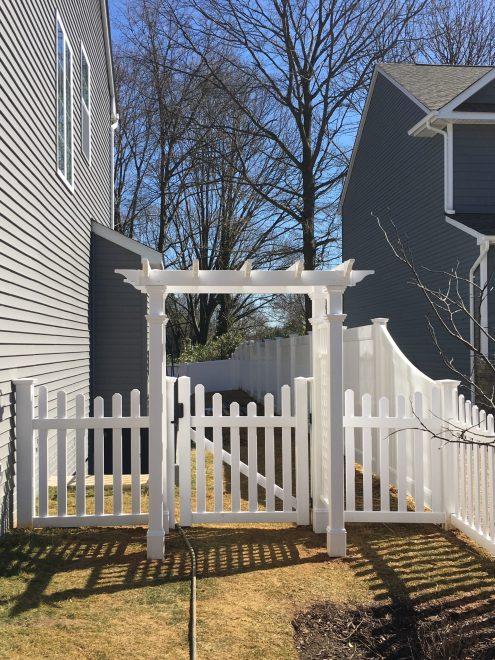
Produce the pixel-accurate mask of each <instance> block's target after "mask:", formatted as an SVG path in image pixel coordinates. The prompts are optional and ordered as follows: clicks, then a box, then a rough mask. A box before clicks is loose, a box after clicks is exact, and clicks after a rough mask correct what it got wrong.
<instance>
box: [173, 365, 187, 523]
mask: <svg viewBox="0 0 495 660" xmlns="http://www.w3.org/2000/svg"><path fill="white" fill-rule="evenodd" d="M177 387H178V399H179V403H181V404H182V406H183V416H182V418H181V419H179V428H178V431H177V452H178V461H179V483H180V490H179V502H180V524H181V525H183V526H184V527H190V526H191V524H192V512H191V511H192V509H191V477H192V474H191V379H190V378H188V377H187V376H181V377H180V378H179V379H178V386H177ZM172 476H173V479H174V484H175V465H174V470H173V472H172V469H171V466H169V479H171V478H172Z"/></svg>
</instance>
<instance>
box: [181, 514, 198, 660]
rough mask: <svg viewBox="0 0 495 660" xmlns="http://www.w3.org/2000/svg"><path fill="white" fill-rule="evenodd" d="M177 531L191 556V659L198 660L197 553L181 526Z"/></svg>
mask: <svg viewBox="0 0 495 660" xmlns="http://www.w3.org/2000/svg"><path fill="white" fill-rule="evenodd" d="M177 529H178V530H179V532H180V533H181V535H182V538H183V539H184V542H185V544H186V546H187V549H188V551H189V554H190V556H191V597H190V604H189V658H190V660H196V553H195V552H194V548H193V547H192V545H191V544H190V542H189V539H188V538H187V536H186V534H185V532H184V530H183V529H182V527H181V526H180V525H177Z"/></svg>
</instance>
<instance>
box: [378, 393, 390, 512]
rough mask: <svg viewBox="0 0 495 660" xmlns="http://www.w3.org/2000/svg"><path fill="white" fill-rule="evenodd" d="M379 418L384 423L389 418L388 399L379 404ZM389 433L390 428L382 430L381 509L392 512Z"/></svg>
mask: <svg viewBox="0 0 495 660" xmlns="http://www.w3.org/2000/svg"><path fill="white" fill-rule="evenodd" d="M378 416H379V417H380V420H381V422H382V423H385V422H386V419H387V417H388V416H389V402H388V399H387V398H386V397H382V398H381V399H380V400H379V402H378ZM389 433H390V429H389V428H388V427H386V428H383V427H381V428H380V431H379V434H380V509H381V511H390V453H389V440H390V438H389Z"/></svg>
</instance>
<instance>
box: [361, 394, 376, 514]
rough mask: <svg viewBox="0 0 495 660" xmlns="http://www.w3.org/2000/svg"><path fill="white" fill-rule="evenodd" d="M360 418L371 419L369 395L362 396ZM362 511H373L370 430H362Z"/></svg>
mask: <svg viewBox="0 0 495 660" xmlns="http://www.w3.org/2000/svg"><path fill="white" fill-rule="evenodd" d="M361 405H362V416H363V417H371V395H370V394H363V396H362V399H361ZM363 511H373V445H372V430H371V428H363Z"/></svg>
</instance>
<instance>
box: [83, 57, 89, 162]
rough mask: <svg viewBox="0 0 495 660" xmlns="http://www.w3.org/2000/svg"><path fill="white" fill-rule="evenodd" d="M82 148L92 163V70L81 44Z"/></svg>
mask: <svg viewBox="0 0 495 660" xmlns="http://www.w3.org/2000/svg"><path fill="white" fill-rule="evenodd" d="M81 148H82V152H83V154H84V155H85V157H86V160H87V161H88V163H90V162H91V70H90V66H89V60H88V56H87V54H86V51H85V49H84V46H83V45H82V44H81Z"/></svg>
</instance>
